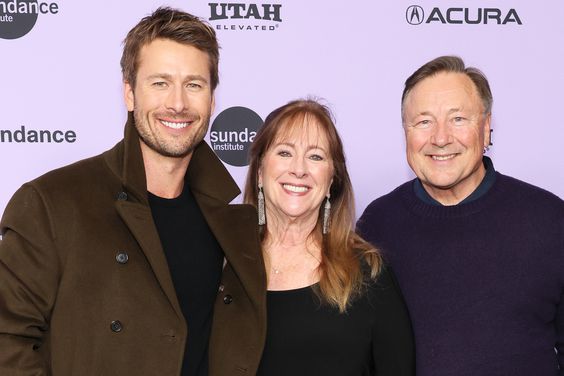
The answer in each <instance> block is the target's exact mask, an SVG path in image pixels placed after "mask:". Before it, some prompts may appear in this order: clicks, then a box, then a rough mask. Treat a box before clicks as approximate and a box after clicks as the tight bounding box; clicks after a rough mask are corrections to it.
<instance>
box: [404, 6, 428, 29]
mask: <svg viewBox="0 0 564 376" xmlns="http://www.w3.org/2000/svg"><path fill="white" fill-rule="evenodd" d="M424 18H425V12H424V11H423V8H421V7H420V6H419V5H411V6H409V7H408V8H407V10H406V11H405V19H406V20H407V23H409V24H410V25H419V24H421V23H422V22H423V20H424Z"/></svg>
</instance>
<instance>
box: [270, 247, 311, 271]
mask: <svg viewBox="0 0 564 376" xmlns="http://www.w3.org/2000/svg"><path fill="white" fill-rule="evenodd" d="M306 252H307V254H308V255H309V256H311V257H312V258H313V259H314V260H315V261H317V265H319V264H320V263H321V260H320V259H319V258H318V257H317V256H315V255H314V254H313V253H311V251H310V250H309V249H307V248H306ZM266 253H267V254H268V256H269V257H268V261H269V263H270V269H272V271H273V272H274V274H282V273H283V271H288V270H290V269H292V268H294V267H295V266H296V265H297V264H298V263H296V262H295V261H296V259H297V257H296V256H294V257H293V258H292V260H291V262H290V263H288V264H287V265H284V267H280V265H278V266H274V265H273V264H272V257H270V252H266ZM316 267H317V266H316Z"/></svg>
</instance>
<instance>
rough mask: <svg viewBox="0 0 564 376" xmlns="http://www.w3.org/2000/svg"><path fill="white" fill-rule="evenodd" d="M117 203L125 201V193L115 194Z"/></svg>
mask: <svg viewBox="0 0 564 376" xmlns="http://www.w3.org/2000/svg"><path fill="white" fill-rule="evenodd" d="M117 199H118V201H127V193H126V192H123V191H121V192H118V194H117Z"/></svg>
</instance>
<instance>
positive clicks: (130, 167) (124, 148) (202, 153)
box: [106, 112, 241, 206]
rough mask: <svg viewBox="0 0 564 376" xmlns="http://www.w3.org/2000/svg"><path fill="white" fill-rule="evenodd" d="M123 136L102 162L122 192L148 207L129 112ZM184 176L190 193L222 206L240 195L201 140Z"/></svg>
mask: <svg viewBox="0 0 564 376" xmlns="http://www.w3.org/2000/svg"><path fill="white" fill-rule="evenodd" d="M124 133H125V134H124V138H123V141H121V142H120V143H119V144H117V145H116V146H115V147H114V148H113V149H112V150H111V151H110V152H109V153H108V154H109V155H106V159H107V160H108V164H109V165H110V168H112V169H113V170H114V173H116V174H117V175H118V176H119V177H120V180H121V182H122V184H123V187H124V190H125V191H126V192H128V194H133V196H134V197H135V198H136V200H137V201H139V202H141V203H142V204H144V205H147V206H148V205H149V201H148V198H147V178H146V176H145V166H144V164H143V154H142V153H141V146H140V143H139V134H138V133H137V129H136V128H135V120H134V117H133V112H129V113H128V117H127V123H126V124H125V131H124ZM187 175H188V179H189V180H190V188H191V189H192V191H195V192H198V193H200V194H203V195H206V196H209V197H212V198H214V199H217V200H220V201H222V202H224V203H229V202H231V201H233V199H235V197H237V195H239V194H240V193H241V191H240V190H239V187H238V186H237V184H236V183H235V181H233V179H232V178H231V176H230V175H229V172H228V171H227V169H226V168H225V166H224V165H223V163H221V161H220V160H219V159H218V158H217V156H216V155H215V154H214V152H213V151H212V150H211V148H210V147H209V146H208V144H206V142H205V141H202V142H200V143H199V144H198V145H197V146H196V148H195V149H194V152H193V155H192V158H191V160H190V165H189V166H188V171H187ZM218 181H220V182H221V184H218Z"/></svg>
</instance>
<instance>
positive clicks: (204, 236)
mask: <svg viewBox="0 0 564 376" xmlns="http://www.w3.org/2000/svg"><path fill="white" fill-rule="evenodd" d="M148 196H149V205H150V207H151V212H152V215H153V220H154V221H155V225H156V227H157V231H158V233H159V237H160V240H161V244H162V247H163V249H164V253H165V255H166V259H167V261H168V267H169V269H170V274H171V276H172V282H173V283H174V288H175V290H176V296H177V297H178V301H179V303H180V307H181V309H182V313H183V314H184V318H185V320H186V322H187V325H188V338H187V339H186V348H185V350H184V361H183V363H182V373H181V375H182V376H207V375H208V343H209V337H210V331H211V323H212V316H213V306H214V302H215V298H216V295H217V289H218V287H219V283H220V278H221V271H222V267H223V251H222V249H221V247H220V246H219V243H218V242H217V240H216V239H215V236H214V235H213V233H212V232H211V230H210V228H209V226H208V224H207V223H206V220H205V218H204V216H203V214H202V212H201V210H200V208H199V206H198V203H197V202H196V200H195V198H194V196H193V195H192V192H191V191H190V187H189V185H188V182H185V185H184V190H183V191H182V193H181V195H180V196H178V197H177V198H173V199H165V198H161V197H158V196H155V195H153V194H152V193H150V192H149V193H148Z"/></svg>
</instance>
